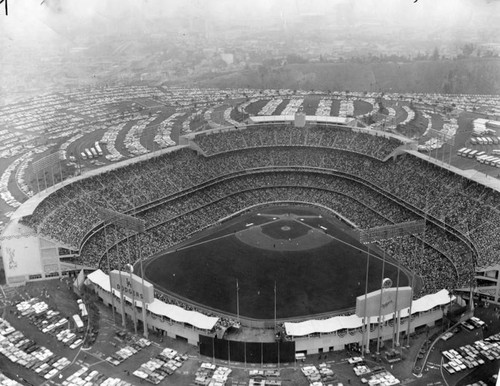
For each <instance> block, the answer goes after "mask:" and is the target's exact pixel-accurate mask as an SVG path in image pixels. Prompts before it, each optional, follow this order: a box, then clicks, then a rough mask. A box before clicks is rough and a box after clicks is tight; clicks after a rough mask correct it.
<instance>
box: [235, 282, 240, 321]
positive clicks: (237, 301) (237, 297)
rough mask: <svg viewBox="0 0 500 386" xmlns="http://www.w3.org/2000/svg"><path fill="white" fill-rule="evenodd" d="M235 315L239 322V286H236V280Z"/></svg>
mask: <svg viewBox="0 0 500 386" xmlns="http://www.w3.org/2000/svg"><path fill="white" fill-rule="evenodd" d="M236 315H237V317H238V322H239V321H240V286H239V284H238V279H236Z"/></svg>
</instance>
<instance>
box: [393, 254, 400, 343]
mask: <svg viewBox="0 0 500 386" xmlns="http://www.w3.org/2000/svg"><path fill="white" fill-rule="evenodd" d="M398 292H399V264H398V276H397V279H396V301H395V302H394V315H393V323H394V324H393V325H392V349H393V350H394V343H395V342H394V341H395V339H396V323H397V320H398V318H397V317H396V315H397V312H398ZM398 333H399V331H398Z"/></svg>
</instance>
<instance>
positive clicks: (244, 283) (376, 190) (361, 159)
mask: <svg viewBox="0 0 500 386" xmlns="http://www.w3.org/2000/svg"><path fill="white" fill-rule="evenodd" d="M495 184H496V185H495ZM497 185H498V183H497V182H495V181H492V180H491V179H490V180H487V179H481V178H480V177H477V176H475V175H470V174H468V173H467V172H465V171H462V170H460V169H457V168H455V167H453V166H451V165H444V164H443V163H441V162H439V161H438V160H436V159H434V158H432V159H431V158H430V157H427V156H426V155H422V154H421V153H419V152H418V151H417V150H416V144H415V143H414V142H412V141H411V140H408V139H406V138H404V137H400V136H398V135H396V134H391V133H387V132H382V131H377V130H373V129H363V128H358V127H355V125H354V124H352V122H350V121H349V120H348V119H344V120H342V119H340V118H337V119H332V117H324V118H321V117H312V116H305V115H303V114H300V113H297V114H296V115H295V116H292V117H288V118H287V119H285V118H283V116H281V118H279V117H272V116H268V117H258V118H256V119H253V120H252V119H250V120H249V121H248V122H247V123H246V124H242V125H240V126H238V127H236V126H235V127H226V128H220V129H215V130H207V131H201V132H197V133H192V134H186V135H184V136H182V137H181V138H180V142H179V145H178V146H174V147H170V148H168V149H163V150H159V151H156V152H153V153H149V154H145V155H141V156H139V157H136V158H133V159H129V160H125V161H120V162H117V163H115V164H112V165H108V166H104V167H102V168H99V169H96V170H93V171H90V172H87V173H84V174H82V175H80V176H77V177H73V178H71V179H68V180H66V181H63V182H61V183H60V184H58V185H55V186H54V187H51V188H49V189H46V190H43V191H41V192H39V193H38V194H36V195H34V196H33V197H31V198H30V199H29V200H28V201H26V202H25V203H24V204H23V205H21V206H20V207H19V208H18V209H17V210H16V212H15V213H14V215H13V216H12V218H11V222H10V223H9V224H8V226H7V227H6V228H5V230H4V232H3V235H2V236H3V237H2V252H3V256H4V268H5V274H6V281H7V284H9V285H16V284H23V283H25V282H27V281H33V280H39V279H46V278H50V277H56V278H57V277H61V276H65V275H66V276H67V275H75V276H76V275H78V277H79V278H80V279H82V276H84V280H85V283H86V284H88V285H90V286H92V287H93V288H94V290H95V292H96V293H97V294H98V295H99V297H100V299H101V300H102V301H103V302H104V303H105V304H107V305H109V306H110V307H113V309H115V310H116V311H117V312H118V313H122V314H123V315H126V316H125V317H126V318H130V319H132V318H133V319H134V322H135V323H138V321H137V320H138V319H139V322H140V323H142V325H143V327H144V329H145V331H147V330H154V331H156V332H161V333H163V334H165V335H168V336H171V337H174V338H178V339H182V340H186V341H187V342H189V343H190V344H193V345H199V346H200V352H201V353H202V354H203V353H205V354H207V355H214V356H216V355H217V356H218V357H220V358H227V355H228V353H227V352H226V351H224V349H222V348H220V347H219V345H222V346H223V345H224V344H226V343H224V342H226V341H227V342H230V343H227V347H233V346H232V345H233V344H234V345H237V343H235V342H246V344H247V346H248V345H249V344H250V343H253V342H261V343H262V342H264V343H265V344H269V345H270V346H269V347H270V348H269V350H268V351H266V354H265V355H266V358H265V359H258V361H260V360H263V361H269V362H273V361H276V355H278V357H279V356H280V355H281V358H282V360H283V359H284V358H293V355H295V354H296V353H307V354H310V353H317V352H323V351H333V350H342V349H344V348H345V347H346V346H348V345H352V344H355V345H362V344H366V341H365V339H366V340H368V341H369V340H370V339H373V338H377V337H376V336H375V334H376V333H375V332H374V331H377V333H378V335H379V336H378V338H379V340H389V339H393V338H394V339H396V340H397V341H398V342H399V339H400V335H401V336H404V335H405V334H408V333H409V332H410V333H411V332H412V331H415V330H416V329H419V328H424V327H425V326H433V325H434V324H435V323H436V322H438V321H440V320H441V319H442V318H443V316H444V313H445V311H446V307H447V306H448V304H449V303H450V302H451V300H452V299H455V295H454V294H459V293H461V294H463V295H464V296H468V295H469V292H470V291H471V290H473V289H474V287H475V284H474V283H475V275H476V271H478V272H479V271H481V270H483V271H485V272H486V271H487V270H488V269H489V268H488V267H491V266H494V265H495V264H496V261H497V258H498V249H497V247H498V241H495V242H493V241H494V240H496V235H498V234H499V232H500V229H499V227H500V221H499V219H498V216H499V215H498V212H497V211H496V210H491V208H492V207H495V206H496V205H498V203H499V202H500V195H499V193H498V191H499V188H500V187H499V186H497ZM485 224H487V225H485ZM26 256H29V258H26ZM113 271H118V272H120V275H121V276H120V278H121V277H122V276H124V275H125V276H124V277H125V278H128V277H129V276H130V278H134V280H136V281H137V282H139V283H141V285H142V287H144V286H145V283H147V285H152V286H153V288H154V296H151V297H147V296H146V295H145V293H142V292H141V290H140V289H137V288H139V287H137V288H135V287H134V288H135V289H134V290H133V291H131V295H130V294H129V295H130V297H129V295H124V294H123V292H120V291H117V286H116V282H113V280H112V279H111V275H110V273H111V272H113ZM127 282H128V279H127ZM383 282H384V283H387V282H389V283H390V282H392V285H393V288H392V289H391V291H392V290H394V289H396V294H397V289H398V288H406V289H408V288H410V291H411V296H410V297H411V300H410V303H409V304H404V305H402V304H399V305H396V304H394V305H393V306H391V307H389V308H390V309H387V310H385V312H383V313H382V312H381V311H380V308H379V313H378V314H376V315H368V314H366V313H365V314H363V315H361V314H360V312H359V308H358V307H356V306H357V302H358V301H359V300H360V299H361V298H363V297H364V298H365V300H367V299H368V296H369V294H370V293H376V292H377V291H379V293H380V295H381V296H380V304H382V297H383V296H382V293H381V292H380V291H383V289H382V290H381V286H382V283H383ZM391 291H389V290H387V292H388V293H389V292H391ZM391 293H392V292H391ZM377 299H378V298H377ZM384 299H385V298H384ZM493 300H495V299H493ZM377 302H378V300H377ZM396 303H398V302H397V295H396ZM401 303H402V302H401ZM384 304H385V303H384ZM124 319H125V318H124ZM370 332H372V336H371V337H370ZM276 344H277V345H278V346H277V348H271V347H274V346H273V345H276ZM222 346H221V347H222ZM245 350H248V347H246V348H244V349H242V351H241V350H240V351H241V352H246V351H245ZM273 350H274V351H273ZM267 353H270V354H267ZM231 355H232V356H233V357H232V359H234V360H237V359H238V358H239V357H238V355H240V356H242V355H243V354H241V353H240V354H238V349H236V348H231ZM251 355H253V354H249V356H248V357H245V361H246V360H247V359H248V360H249V361H250V360H251ZM262 355H264V354H262ZM235 358H236V359H235ZM240 359H241V358H240Z"/></svg>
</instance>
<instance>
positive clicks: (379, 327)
mask: <svg viewBox="0 0 500 386" xmlns="http://www.w3.org/2000/svg"><path fill="white" fill-rule="evenodd" d="M384 275H385V250H384V254H383V260H382V280H381V281H380V302H379V306H378V334H377V352H376V354H377V355H379V354H380V335H381V332H382V327H383V326H382V298H383V297H384Z"/></svg>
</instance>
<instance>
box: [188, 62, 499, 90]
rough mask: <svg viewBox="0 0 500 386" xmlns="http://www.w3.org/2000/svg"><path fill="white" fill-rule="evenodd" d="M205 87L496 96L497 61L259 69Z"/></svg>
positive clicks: (199, 82) (207, 82)
mask: <svg viewBox="0 0 500 386" xmlns="http://www.w3.org/2000/svg"><path fill="white" fill-rule="evenodd" d="M195 83H196V84H197V85H199V86H204V87H220V88H225V87H230V88H235V87H251V88H289V89H303V90H311V89H314V90H324V91H327V90H331V91H341V90H350V91H380V90H382V91H385V92H389V91H391V90H392V92H405V91H407V92H423V93H448V94H461V93H463V94H500V58H494V59H481V58H477V59H475V58H474V59H461V60H446V61H417V62H410V63H370V64H356V63H305V64H290V65H285V66H282V67H266V66H260V67H259V69H257V70H245V71H240V72H233V73H230V74H224V75H215V74H211V75H210V78H209V79H208V77H205V78H204V79H198V80H197V81H196V82H195Z"/></svg>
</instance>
